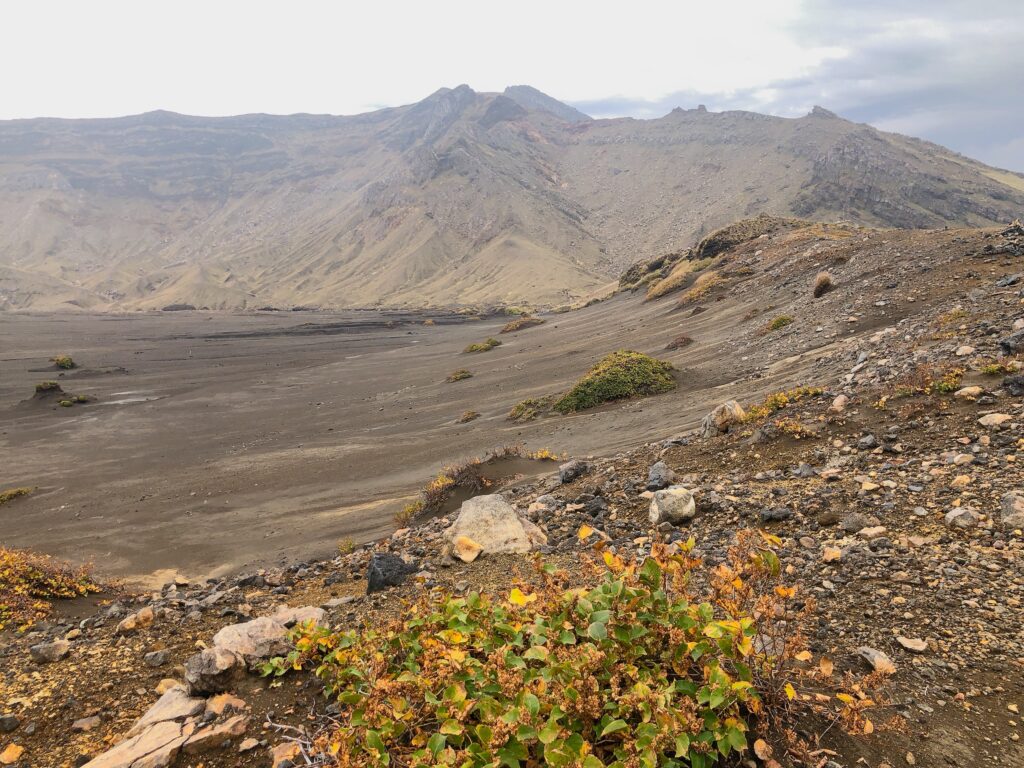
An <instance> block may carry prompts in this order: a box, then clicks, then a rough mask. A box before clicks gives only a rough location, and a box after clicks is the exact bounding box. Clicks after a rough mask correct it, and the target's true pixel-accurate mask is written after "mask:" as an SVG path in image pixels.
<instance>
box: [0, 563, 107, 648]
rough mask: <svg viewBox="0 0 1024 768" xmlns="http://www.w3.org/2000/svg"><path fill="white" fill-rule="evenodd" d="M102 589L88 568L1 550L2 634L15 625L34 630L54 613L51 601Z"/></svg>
mask: <svg viewBox="0 0 1024 768" xmlns="http://www.w3.org/2000/svg"><path fill="white" fill-rule="evenodd" d="M100 589H101V587H100V585H99V584H98V583H97V582H96V581H94V580H93V578H92V577H91V576H90V573H89V569H88V568H87V567H84V566H83V567H81V568H76V567H74V566H72V565H70V564H69V563H65V562H62V561H60V560H55V559H53V558H51V557H47V556H46V555H39V554H36V553H35V552H29V551H27V550H23V549H8V548H6V547H0V630H2V629H4V628H6V627H8V626H9V625H11V624H12V623H13V624H16V625H18V626H19V627H21V628H27V627H29V626H31V625H32V624H33V623H34V622H35V621H37V620H39V619H41V618H43V617H45V616H46V615H47V614H48V613H49V612H50V610H51V607H52V606H51V605H50V601H51V600H57V599H62V598H74V597H82V596H84V595H88V594H92V593H95V592H99V591H100Z"/></svg>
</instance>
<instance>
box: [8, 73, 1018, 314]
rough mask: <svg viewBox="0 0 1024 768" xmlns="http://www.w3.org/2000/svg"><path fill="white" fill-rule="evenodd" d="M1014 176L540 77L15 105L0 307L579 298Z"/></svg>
mask: <svg viewBox="0 0 1024 768" xmlns="http://www.w3.org/2000/svg"><path fill="white" fill-rule="evenodd" d="M1008 173H1009V172H1005V171H1001V170H1000V169H993V168H989V167H988V166H984V165H982V164H981V163H978V162H976V161H974V160H971V159H969V158H966V157H964V156H962V155H958V154H956V153H954V152H952V151H950V150H946V149H945V148H942V147H939V146H938V145H934V144H931V143H929V142H924V141H921V140H918V139H911V138H908V137H903V136H899V135H897V134H888V133H883V132H881V131H878V130H877V129H874V128H872V127H870V126H866V125H862V124H856V123H852V122H849V121H846V120H844V119H843V118H840V117H838V116H836V115H834V114H833V113H831V112H829V111H828V110H826V109H824V108H819V107H815V109H814V110H812V111H811V113H809V114H808V115H806V116H804V117H801V118H778V117H772V116H768V115H760V114H757V113H753V112H735V111H732V112H709V111H707V110H706V109H703V108H697V109H688V110H683V109H675V110H673V111H672V112H670V113H668V114H667V115H665V116H663V117H661V118H656V119H652V120H637V119H634V118H616V119H610V120H597V119H593V118H590V117H588V116H586V115H584V114H583V113H581V112H578V111H577V110H575V109H573V108H572V107H569V106H568V105H564V104H562V103H561V102H558V101H556V100H555V99H552V98H551V97H549V96H547V95H545V94H543V93H541V92H540V91H537V90H536V89H533V88H530V87H529V86H510V87H509V88H506V89H505V91H504V92H502V93H478V92H476V91H474V90H473V89H471V88H469V86H467V85H460V86H457V87H455V88H442V89H439V90H438V91H435V92H434V93H433V94H431V95H430V96H428V97H427V98H425V99H423V100H422V101H420V102H416V103H414V104H410V105H404V106H400V107H391V108H387V109H383V110H378V111H375V112H370V113H365V114H362V115H354V116H332V115H307V114H297V115H286V116H276V115H265V114H259V113H256V114H251V115H238V116H231V117H217V118H204V117H194V116H188V115H178V114H176V113H173V112H166V111H157V112H150V113H145V114H143V115H136V116H129V117H124V118H98V119H90V120H66V119H60V118H39V119H35V120H19V121H4V122H0V308H5V309H56V308H68V309H74V308H78V309H90V310H122V309H153V308H160V307H162V306H165V305H168V304H175V303H179V304H181V303H184V304H192V305H195V306H206V307H211V308H219V309H235V308H252V307H257V306H265V305H273V306H285V307H286V306H292V305H297V304H301V305H314V306H324V307H353V306H369V305H389V306H391V305H393V306H424V305H479V304H489V303H490V304H494V303H529V304H539V305H555V304H567V303H571V302H573V301H575V300H578V299H580V298H581V297H583V296H586V295H588V294H589V293H591V292H593V291H594V290H596V289H598V288H600V287H601V286H603V285H605V284H607V283H609V282H611V281H613V280H614V279H615V278H616V277H617V276H618V273H619V272H621V270H622V269H623V268H624V267H625V266H628V264H630V263H633V262H635V261H638V260H643V259H646V258H650V257H652V256H657V255H659V254H660V253H665V252H669V251H672V250H678V249H680V248H683V247H686V246H688V245H691V244H692V243H693V242H695V241H696V240H697V239H699V238H700V236H702V235H703V234H706V233H707V232H708V231H710V230H711V229H714V228H716V227H718V226H721V225H724V224H727V223H729V222H730V221H732V220H734V219H736V218H741V217H744V216H749V215H753V214H756V213H761V212H765V213H772V214H778V215H795V216H801V217H804V218H811V219H818V220H835V219H847V220H851V221H854V222H857V223H862V224H867V225H872V226H898V227H941V226H945V225H953V226H957V225H962V226H989V225H995V224H999V223H1003V222H1004V221H1008V220H1010V219H1012V218H1014V217H1015V216H1019V215H1020V212H1021V210H1024V177H1020V178H1021V187H1020V188H1016V187H1015V186H1014V185H1013V183H1012V182H1013V181H1014V180H1015V179H1016V178H1017V175H1015V174H1009V177H1007V176H1006V174H1008ZM1007 178H1009V179H1010V182H1008V181H1007Z"/></svg>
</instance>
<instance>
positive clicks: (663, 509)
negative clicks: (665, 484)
mask: <svg viewBox="0 0 1024 768" xmlns="http://www.w3.org/2000/svg"><path fill="white" fill-rule="evenodd" d="M696 514H697V504H696V502H695V501H694V498H693V493H692V492H691V491H690V490H689V489H687V488H683V487H682V486H681V485H673V486H671V487H669V488H665V489H664V490H660V491H655V492H654V496H653V497H651V507H650V519H651V523H653V524H654V525H657V524H658V523H672V525H679V524H680V523H684V522H686V521H687V520H692V519H693V518H694V516H695V515H696Z"/></svg>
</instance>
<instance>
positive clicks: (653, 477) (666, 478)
mask: <svg viewBox="0 0 1024 768" xmlns="http://www.w3.org/2000/svg"><path fill="white" fill-rule="evenodd" d="M675 479H676V473H675V472H673V471H672V470H671V469H669V468H668V465H667V464H666V463H665V462H664V461H659V462H657V463H656V464H652V465H651V468H650V469H649V470H647V490H648V491H657V490H660V489H662V488H665V487H666V486H669V485H672V483H674V482H675Z"/></svg>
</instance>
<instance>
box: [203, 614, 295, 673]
mask: <svg viewBox="0 0 1024 768" xmlns="http://www.w3.org/2000/svg"><path fill="white" fill-rule="evenodd" d="M213 645H214V647H215V648H219V649H221V650H225V651H229V652H230V653H233V654H234V655H235V656H238V657H240V658H241V659H243V660H244V661H245V663H246V664H248V665H249V666H253V665H255V664H257V663H258V662H261V661H264V660H266V659H269V658H270V657H271V656H282V655H284V654H286V653H288V651H289V650H290V646H289V643H288V630H287V628H286V627H285V625H284V624H282V623H281V622H279V621H277V620H275V619H273V618H271V617H270V616H261V617H260V618H258V619H253V620H252V621H243V622H242V623H241V624H229V625H228V626H226V627H223V628H222V629H221V630H220V631H219V632H217V634H215V635H214V636H213Z"/></svg>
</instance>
